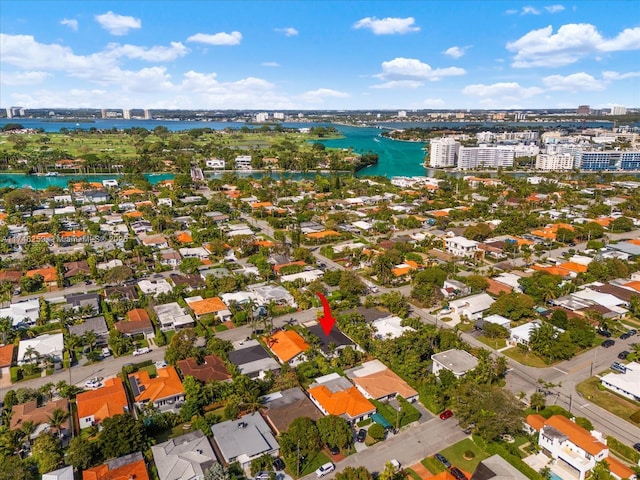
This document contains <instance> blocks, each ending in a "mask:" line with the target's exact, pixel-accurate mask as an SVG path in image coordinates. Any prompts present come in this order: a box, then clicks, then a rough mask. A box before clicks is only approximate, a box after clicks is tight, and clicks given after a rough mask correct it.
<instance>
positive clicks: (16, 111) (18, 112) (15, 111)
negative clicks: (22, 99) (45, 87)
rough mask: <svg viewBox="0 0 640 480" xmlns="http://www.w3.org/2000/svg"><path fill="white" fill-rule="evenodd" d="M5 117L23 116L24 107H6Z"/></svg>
mask: <svg viewBox="0 0 640 480" xmlns="http://www.w3.org/2000/svg"><path fill="white" fill-rule="evenodd" d="M6 111H7V118H15V117H24V107H8V108H7V109H6Z"/></svg>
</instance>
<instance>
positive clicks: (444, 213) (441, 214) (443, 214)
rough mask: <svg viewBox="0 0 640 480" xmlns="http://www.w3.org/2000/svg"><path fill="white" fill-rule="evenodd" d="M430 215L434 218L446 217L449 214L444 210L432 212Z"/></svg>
mask: <svg viewBox="0 0 640 480" xmlns="http://www.w3.org/2000/svg"><path fill="white" fill-rule="evenodd" d="M430 215H432V216H434V217H448V216H449V212H447V211H446V210H436V211H434V212H431V213H430Z"/></svg>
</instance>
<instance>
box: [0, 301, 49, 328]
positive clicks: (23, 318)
mask: <svg viewBox="0 0 640 480" xmlns="http://www.w3.org/2000/svg"><path fill="white" fill-rule="evenodd" d="M39 316H40V299H39V298H32V299H31V300H25V301H22V302H16V303H12V304H11V305H9V306H8V307H5V308H0V317H9V318H10V319H11V324H12V326H13V327H14V328H17V327H20V326H24V327H31V326H33V325H35V324H36V321H37V320H38V317H39Z"/></svg>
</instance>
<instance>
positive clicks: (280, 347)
mask: <svg viewBox="0 0 640 480" xmlns="http://www.w3.org/2000/svg"><path fill="white" fill-rule="evenodd" d="M265 343H266V344H267V347H268V348H269V349H270V350H271V351H272V352H273V354H274V355H275V356H276V357H278V359H279V360H280V362H281V363H288V364H289V365H296V364H297V363H300V362H301V361H304V360H305V359H304V355H303V354H304V352H306V351H307V350H308V349H309V348H310V346H309V344H308V343H307V342H305V340H304V338H302V337H301V336H300V334H299V333H298V332H296V331H295V330H278V331H277V332H276V333H274V334H273V335H271V336H270V337H267V338H265Z"/></svg>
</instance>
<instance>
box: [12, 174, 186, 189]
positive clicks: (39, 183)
mask: <svg viewBox="0 0 640 480" xmlns="http://www.w3.org/2000/svg"><path fill="white" fill-rule="evenodd" d="M119 176H120V175H115V174H111V175H109V174H105V175H82V174H80V175H60V176H58V177H38V176H35V175H24V174H12V173H2V174H0V188H2V187H15V188H22V187H31V188H33V189H35V190H44V189H45V188H47V187H53V186H55V187H62V188H66V187H67V185H68V183H69V182H83V181H86V182H100V183H102V181H103V180H109V179H116V180H117V179H118V177H119ZM145 177H146V178H147V180H149V182H150V183H152V184H155V183H158V182H161V181H162V180H170V179H172V178H173V174H172V173H158V174H146V175H145Z"/></svg>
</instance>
